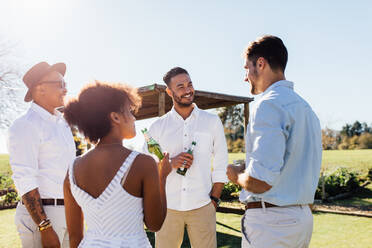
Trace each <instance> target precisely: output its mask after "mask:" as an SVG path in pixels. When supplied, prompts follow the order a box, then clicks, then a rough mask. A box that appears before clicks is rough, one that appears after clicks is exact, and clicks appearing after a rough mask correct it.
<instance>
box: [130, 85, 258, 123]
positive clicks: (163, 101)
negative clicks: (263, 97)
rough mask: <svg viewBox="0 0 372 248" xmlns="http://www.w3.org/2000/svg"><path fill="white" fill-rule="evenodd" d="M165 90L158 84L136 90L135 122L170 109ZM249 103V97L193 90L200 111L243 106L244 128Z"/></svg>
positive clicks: (164, 87) (247, 118)
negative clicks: (139, 104) (137, 105)
mask: <svg viewBox="0 0 372 248" xmlns="http://www.w3.org/2000/svg"><path fill="white" fill-rule="evenodd" d="M165 89H166V86H165V85H159V84H153V85H148V86H144V87H140V88H138V93H139V95H140V96H141V97H142V107H141V108H140V109H139V111H138V113H137V114H136V119H137V120H143V119H147V118H152V117H156V116H162V115H164V114H165V113H167V112H168V111H169V110H170V109H171V108H172V106H173V102H172V99H171V98H170V97H169V96H168V94H167V93H166V92H165ZM251 101H253V98H251V97H242V96H232V95H226V94H220V93H213V92H207V91H201V90H195V98H194V102H195V103H196V105H198V107H199V108H200V109H212V108H220V107H227V106H232V105H237V104H244V124H245V127H246V126H247V124H248V120H249V103H250V102H251Z"/></svg>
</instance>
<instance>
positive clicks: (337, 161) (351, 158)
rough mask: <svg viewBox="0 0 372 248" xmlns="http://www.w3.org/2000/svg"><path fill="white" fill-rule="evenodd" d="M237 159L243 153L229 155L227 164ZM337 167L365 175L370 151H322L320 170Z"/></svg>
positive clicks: (371, 158) (371, 157)
mask: <svg viewBox="0 0 372 248" xmlns="http://www.w3.org/2000/svg"><path fill="white" fill-rule="evenodd" d="M239 159H245V153H229V163H233V161H234V160H239ZM337 167H346V168H348V169H350V170H352V171H357V172H360V173H362V174H365V173H367V171H368V169H369V168H372V149H366V150H327V151H323V159H322V169H323V170H326V171H332V170H334V169H336V168H337Z"/></svg>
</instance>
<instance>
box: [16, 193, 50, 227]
mask: <svg viewBox="0 0 372 248" xmlns="http://www.w3.org/2000/svg"><path fill="white" fill-rule="evenodd" d="M22 200H23V204H24V205H25V206H26V208H27V210H28V213H29V214H30V215H31V217H32V219H33V220H34V222H35V223H36V225H38V224H39V223H40V222H41V221H42V220H44V219H46V218H47V216H46V214H45V212H44V208H43V204H42V202H41V197H40V194H39V190H38V189H34V190H31V191H30V192H28V193H26V194H24V195H23V196H22Z"/></svg>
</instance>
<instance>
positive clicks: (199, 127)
mask: <svg viewBox="0 0 372 248" xmlns="http://www.w3.org/2000/svg"><path fill="white" fill-rule="evenodd" d="M149 134H150V136H151V137H153V138H154V139H155V140H156V141H157V142H158V143H159V144H160V147H161V148H162V150H163V152H164V151H167V152H168V153H169V157H170V158H172V157H175V156H177V155H178V154H180V153H181V152H186V151H187V150H188V148H189V147H190V146H191V143H192V141H196V146H195V148H194V151H193V156H194V160H193V163H192V165H191V167H190V168H189V169H188V170H187V172H186V175H185V176H182V175H179V174H178V173H176V169H172V172H171V173H170V174H169V175H168V177H167V183H166V195H167V205H168V208H169V209H173V210H178V211H187V210H192V209H197V208H200V207H202V206H204V205H206V204H208V203H210V201H211V200H210V198H209V194H210V191H211V189H212V186H213V183H217V182H221V183H225V182H227V181H228V179H227V176H226V167H227V162H228V161H227V160H228V157H227V146H226V139H225V134H224V130H223V126H222V123H221V120H220V119H219V117H218V116H217V115H215V114H211V113H208V112H206V111H204V110H200V109H199V108H198V107H197V106H196V104H194V109H193V111H192V112H191V114H190V116H189V117H188V118H187V119H186V120H184V119H183V118H182V117H181V116H180V115H179V114H178V113H177V111H176V110H175V109H174V108H172V110H171V111H169V112H168V113H167V114H165V115H164V116H162V117H160V118H159V119H158V120H156V121H155V122H154V123H153V124H152V125H151V127H150V129H149ZM144 151H145V152H146V153H148V151H147V144H146V143H145V145H144Z"/></svg>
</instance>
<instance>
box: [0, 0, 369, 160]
mask: <svg viewBox="0 0 372 248" xmlns="http://www.w3.org/2000/svg"><path fill="white" fill-rule="evenodd" d="M0 9H1V10H2V13H1V15H0V38H2V39H6V40H8V41H10V42H12V43H14V44H16V50H17V52H16V54H17V56H18V60H19V67H20V69H21V70H22V71H23V72H26V71H27V69H28V68H30V67H31V66H32V65H34V64H36V63H38V62H40V61H47V62H48V63H50V64H53V63H56V62H64V63H66V65H67V72H66V76H65V79H66V82H67V84H68V86H67V87H68V91H69V93H68V94H69V96H76V95H77V94H78V92H79V90H80V89H81V87H82V86H83V85H84V84H86V83H88V82H90V81H92V80H94V79H98V80H103V81H109V82H123V83H128V84H131V85H133V86H136V87H139V86H144V85H150V84H153V83H160V84H162V77H163V75H164V74H165V72H167V71H168V70H169V69H170V68H172V67H175V66H181V67H183V68H185V69H187V70H188V71H189V73H190V76H191V79H192V81H193V84H194V87H195V88H196V89H198V90H206V91H212V92H219V93H226V94H232V95H238V96H249V97H251V95H250V91H249V85H248V83H246V82H244V81H243V79H244V73H245V72H244V69H243V63H244V59H243V57H242V53H243V50H244V48H245V47H246V46H247V45H248V43H249V42H250V41H253V40H255V39H256V38H257V37H259V36H262V35H265V34H272V35H276V36H279V37H280V38H281V39H282V40H283V42H284V44H285V45H286V47H287V49H288V53H289V59H288V64H287V69H286V78H287V79H288V80H290V81H293V82H294V84H295V91H296V92H297V93H298V94H300V95H301V96H302V97H303V98H305V100H307V101H308V102H309V103H310V105H311V106H312V108H313V109H314V111H315V113H316V114H317V115H318V117H319V119H320V121H321V124H322V127H323V128H324V127H329V128H333V129H336V130H339V129H341V127H342V126H343V125H345V124H346V123H353V122H354V121H356V120H359V121H361V122H367V123H368V124H372V110H371V104H370V103H369V102H370V100H369V99H370V94H371V92H372V82H371V78H372V64H371V58H372V49H371V48H372V46H371V40H372V32H371V28H372V2H371V1H367V0H366V1H362V0H360V1H343V0H341V1H321V0H319V1H274V0H272V1H270V0H267V1H249V0H244V1H243V0H235V1H222V0H221V1H220V0H215V1H161V0H158V1H142V0H137V1H119V0H117V1H114V0H106V1H98V0H97V1H94V0H89V1H88V0H84V1H83V0H64V1H57V0H23V1H20V0H2V1H1V2H0ZM19 90H20V92H21V95H22V92H26V90H25V88H21V89H19ZM1 100H2V99H1ZM152 121H154V119H151V120H147V121H138V123H136V125H137V128H138V129H140V128H142V127H145V126H148V125H150V124H151V122H152ZM137 133H138V135H137V136H138V137H137V138H135V139H134V140H132V141H129V143H130V144H135V145H134V146H138V145H139V144H140V143H142V142H143V138H142V137H141V136H142V135H141V134H140V132H137ZM5 135H6V130H1V131H0V153H4V152H6V145H5ZM129 143H128V144H129Z"/></svg>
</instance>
